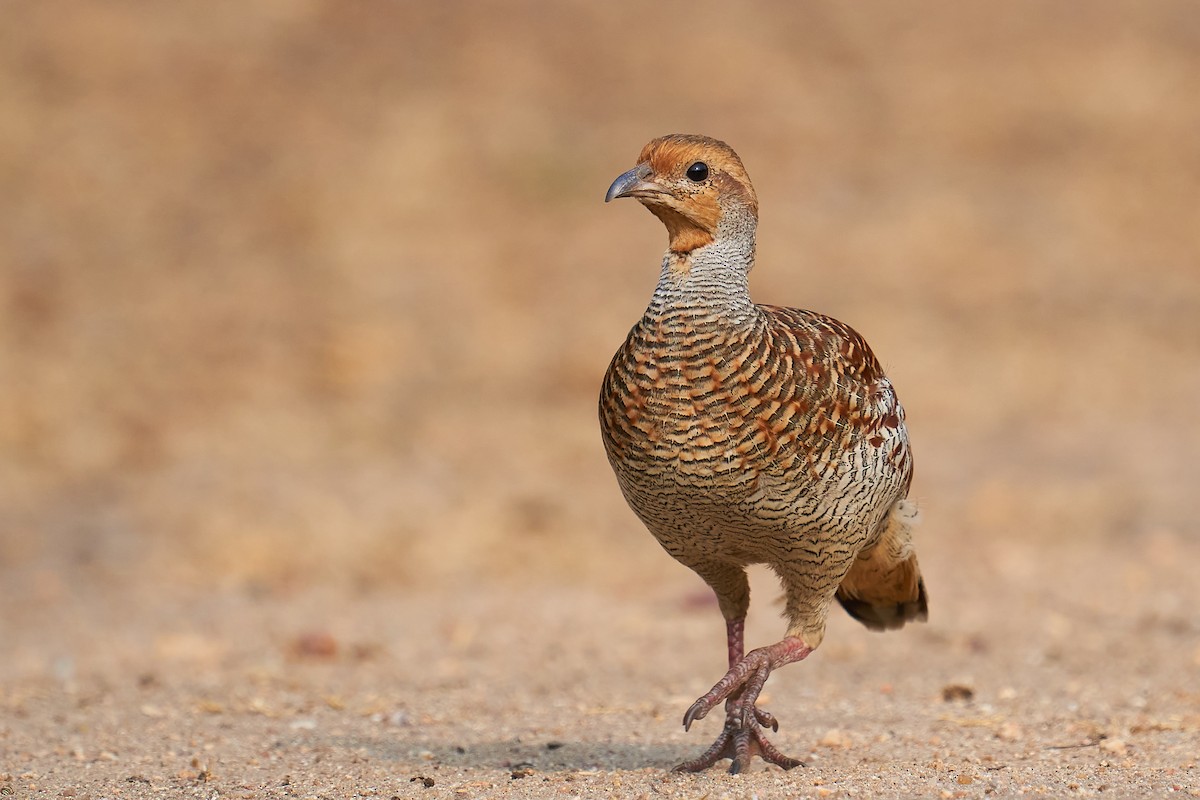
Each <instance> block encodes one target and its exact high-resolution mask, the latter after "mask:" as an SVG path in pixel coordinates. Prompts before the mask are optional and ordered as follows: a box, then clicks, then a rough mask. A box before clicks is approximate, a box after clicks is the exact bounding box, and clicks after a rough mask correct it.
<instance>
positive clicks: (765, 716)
mask: <svg viewBox="0 0 1200 800" xmlns="http://www.w3.org/2000/svg"><path fill="white" fill-rule="evenodd" d="M754 716H756V717H758V724H759V725H762V726H763V727H764V728H770V729H771V730H772V731H774V732H775V733H779V720H777V719H775V715H774V714H772V713H771V712H770V711H763V710H762V709H761V708H758V707H757V706H756V707H755V709H754Z"/></svg>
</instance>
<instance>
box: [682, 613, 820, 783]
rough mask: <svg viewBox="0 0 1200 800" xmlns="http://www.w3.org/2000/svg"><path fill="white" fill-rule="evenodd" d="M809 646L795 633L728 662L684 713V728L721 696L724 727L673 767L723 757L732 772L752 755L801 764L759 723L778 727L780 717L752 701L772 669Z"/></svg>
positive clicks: (703, 765)
mask: <svg viewBox="0 0 1200 800" xmlns="http://www.w3.org/2000/svg"><path fill="white" fill-rule="evenodd" d="M811 652H812V648H811V647H809V646H808V645H806V644H805V643H804V642H803V641H802V640H800V639H798V638H796V637H788V638H786V639H784V640H783V641H781V642H778V643H776V644H773V645H771V646H769V647H762V648H759V649H758V650H752V651H750V652H749V653H747V654H746V656H745V657H744V658H742V659H741V660H740V661H738V662H737V663H736V664H734V665H733V666H732V667H730V669H729V671H728V672H727V673H725V676H724V677H723V678H721V680H719V681H717V683H716V685H715V686H713V688H712V689H710V690H709V691H708V693H707V694H705V695H704V696H703V697H701V698H700V699H699V700H697V701H696V702H695V703H692V705H691V707H690V708H689V709H688V710H687V713H686V714H684V715H683V727H684V730H689V729H690V728H691V727H692V723H693V722H695V721H696V720H698V719H703V718H704V717H705V716H706V715H707V714H708V712H709V711H711V710H712V709H713V708H714V707H715V706H716V705H717V704H718V703H720V702H721V701H722V700H725V701H726V703H725V728H724V729H723V730H722V731H721V734H720V736H718V737H717V740H716V741H715V742H713V744H712V746H711V747H710V748H708V750H706V751H705V752H704V754H703V755H701V756H700V757H699V758H697V759H694V760H692V761H685V762H684V763H682V764H679V765H678V766H676V767H675V770H674V771H676V772H699V771H700V770H704V769H708V768H709V767H711V766H712V765H713V764H715V763H716V762H718V761H720V760H721V759H722V758H728V759H730V760H731V761H732V762H733V763H732V764H731V765H730V767H729V771H730V772H731V773H735V774H736V773H738V772H743V771H745V770H746V769H747V768H749V766H750V759H752V758H753V757H754V756H755V755H758V756H761V757H762V758H763V760H765V761H769V762H770V763H772V764H776V765H778V766H780V767H783V768H784V769H791V768H792V767H797V766H801V765H802V764H803V762H801V761H798V760H797V759H794V758H789V757H788V756H785V755H783V754H782V753H780V752H779V750H777V749H776V748H775V746H774V745H772V744H771V742H770V741H768V740H767V737H766V735H765V734H764V733H763V730H762V729H763V728H764V727H766V728H770V729H771V730H774V731H778V730H779V722H778V720H776V719H775V717H774V716H773V715H772V714H771V713H770V712H768V711H763V710H762V709H760V708H758V707H757V706H756V705H755V702H756V701H757V700H758V695H759V693H760V692H762V688H763V685H764V684H766V682H767V677H768V676H769V675H770V674H771V670H773V669H775V668H776V667H781V666H783V665H784V664H790V663H791V662H793V661H799V660H800V659H802V658H804V657H805V656H807V655H808V654H809V653H811Z"/></svg>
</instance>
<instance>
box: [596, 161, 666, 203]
mask: <svg viewBox="0 0 1200 800" xmlns="http://www.w3.org/2000/svg"><path fill="white" fill-rule="evenodd" d="M649 177H650V165H649V164H645V163H642V164H638V165H637V166H636V167H634V168H633V169H631V170H629V171H628V172H626V173H624V174H622V175H621V176H620V177H618V178H617V179H616V180H615V181H613V183H612V186H610V187H608V194H606V195H604V202H606V203H607V202H608V201H610V200H616V199H617V198H618V197H632V196H633V195H635V194H636V193H637V192H647V191H656V192H661V191H662V189H661V188H659V186H658V185H657V184H655V183H651V182H650V181H649V180H647V178H649Z"/></svg>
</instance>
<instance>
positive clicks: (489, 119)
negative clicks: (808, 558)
mask: <svg viewBox="0 0 1200 800" xmlns="http://www.w3.org/2000/svg"><path fill="white" fill-rule="evenodd" d="M3 13H4V21H5V24H4V25H3V26H0V211H2V213H0V793H5V794H10V795H11V796H14V797H19V798H32V797H76V798H84V797H90V798H92V800H100V798H116V797H129V798H140V797H175V796H179V797H198V798H205V799H206V800H213V799H214V798H223V797H247V798H254V797H328V798H341V797H354V796H361V797H382V798H391V797H403V798H407V797H428V798H440V797H453V798H470V797H503V796H513V797H535V798H536V797H543V798H548V797H573V796H580V797H619V798H625V797H629V798H640V797H656V796H660V795H663V796H671V795H675V796H679V797H688V798H693V797H694V798H702V797H710V798H719V797H726V796H728V797H784V796H805V797H808V796H811V797H838V796H855V797H887V796H907V797H935V798H936V797H981V796H985V795H990V796H1000V797H1004V796H1016V795H1020V794H1044V795H1048V796H1054V797H1064V796H1074V795H1088V796H1104V797H1122V796H1131V797H1132V796H1138V797H1143V796H1163V795H1166V794H1169V793H1171V792H1177V793H1182V795H1183V796H1188V794H1189V793H1190V794H1191V795H1193V796H1195V795H1197V793H1198V792H1200V772H1198V768H1197V762H1198V761H1200V621H1198V620H1200V617H1198V615H1197V614H1196V611H1195V609H1196V608H1197V607H1200V580H1197V577H1196V565H1197V564H1200V526H1198V523H1197V520H1196V492H1197V481H1198V478H1197V475H1198V472H1197V468H1196V456H1195V454H1196V453H1197V452H1198V451H1200V423H1198V421H1197V414H1196V403H1197V398H1200V239H1198V238H1197V233H1196V232H1197V231H1200V137H1197V135H1196V132H1197V131H1198V130H1200V103H1197V101H1196V98H1197V97H1200V11H1198V10H1197V7H1196V5H1195V3H1194V2H1191V0H1136V1H1134V0H1130V2H1112V3H1105V4H1103V5H1099V4H1088V5H1083V4H1045V3H1042V2H1035V0H1028V1H1026V0H1019V1H1018V2H1012V3H1004V4H991V5H986V6H985V5H980V4H963V3H959V2H951V0H945V2H939V1H935V0H926V1H925V2H919V3H916V4H911V3H906V4H894V3H885V2H864V3H854V4H844V3H803V4H783V3H771V2H766V1H765V0H764V2H749V3H743V4H740V6H739V7H738V10H737V11H736V13H735V12H734V11H733V10H732V9H731V8H730V5H729V4H728V3H720V2H689V3H686V4H684V3H673V2H671V3H655V4H644V3H633V2H628V3H626V2H605V3H571V2H555V3H550V2H535V1H534V0H518V1H517V2H510V3H503V4H495V5H489V4H472V6H471V7H470V8H467V7H461V8H460V7H458V6H457V5H456V4H448V3H437V4H435V3H416V2H383V1H379V2H355V3H348V2H343V1H342V0H326V1H320V0H312V1H310V2H293V0H286V1H284V0H280V1H279V2H274V1H273V0H268V1H267V2H259V3H254V4H242V5H227V6H220V7H215V6H213V4H211V3H207V2H195V3H191V2H179V3H170V4H162V3H154V2H148V1H146V0H116V1H114V2H106V3H103V4H99V3H84V2H66V3H56V4H49V3H43V2H32V1H31V2H9V3H6V4H5V5H4V10H3ZM672 131H686V132H698V133H707V134H710V135H715V136H718V137H721V138H724V139H726V140H727V141H729V142H730V143H731V144H733V146H734V147H735V148H736V149H737V150H738V151H739V153H740V154H741V155H742V157H743V160H744V161H745V163H746V165H747V169H748V171H749V173H750V175H751V176H752V177H753V179H754V181H755V186H756V189H757V192H758V195H759V199H760V204H761V209H762V220H761V225H760V238H759V247H758V259H759V260H758V266H757V267H756V270H755V273H754V275H753V276H752V289H753V292H754V294H755V296H756V298H757V299H759V300H760V301H762V302H772V303H779V304H785V305H797V306H802V307H808V308H814V309H817V310H820V311H824V312H827V313H831V314H833V315H835V316H837V317H839V318H841V319H844V320H846V321H847V322H849V323H851V324H852V325H854V326H855V327H856V328H857V329H859V330H860V331H861V332H862V333H863V334H865V335H866V337H867V338H868V340H869V341H870V342H871V344H872V346H873V347H874V349H875V350H876V352H877V353H878V355H879V356H880V358H881V360H882V361H883V363H884V364H885V366H886V368H887V370H888V373H889V375H890V376H891V377H892V378H893V380H894V381H895V383H896V385H897V387H898V388H899V392H900V396H901V398H902V400H903V401H904V404H905V407H906V409H907V411H908V419H909V423H910V431H911V433H912V437H913V441H914V448H915V457H916V482H915V484H914V496H915V497H916V498H917V499H918V500H919V502H920V504H921V506H922V509H923V514H924V522H923V524H922V527H921V529H920V532H919V541H918V548H919V552H920V557H921V563H922V566H923V569H924V571H925V573H926V580H927V584H928V587H929V591H930V597H931V618H930V621H929V623H928V624H925V625H920V626H914V627H911V628H909V629H906V630H904V631H901V632H898V633H892V634H887V635H876V634H871V633H869V632H867V631H865V630H863V629H861V628H860V627H858V626H857V625H856V624H855V623H853V622H852V621H851V620H849V619H847V618H846V617H845V616H844V615H842V614H841V612H840V611H839V612H837V613H836V614H835V616H834V618H833V619H832V620H831V624H830V632H829V635H828V637H827V639H826V642H825V643H824V644H823V645H822V647H821V649H820V650H819V651H818V652H817V653H816V654H815V655H814V656H813V657H812V658H810V659H809V660H808V661H806V662H804V663H802V664H798V665H793V666H789V667H787V668H786V669H784V670H781V671H780V672H779V673H778V674H777V675H775V676H774V677H773V678H772V679H771V681H770V683H769V684H768V686H767V694H768V695H769V696H768V697H767V698H766V699H765V703H764V704H765V705H766V706H767V707H768V708H769V709H771V710H772V711H773V712H774V713H775V714H776V715H777V716H778V717H779V719H780V720H781V723H782V727H781V730H780V731H779V733H778V734H777V735H776V736H775V741H776V742H777V743H778V744H779V745H780V747H781V748H782V749H783V750H784V751H785V752H789V753H792V754H795V755H797V756H800V757H802V758H804V760H805V761H806V762H807V763H808V766H807V767H806V768H804V769H800V770H795V771H792V772H789V773H783V772H781V771H780V770H778V769H775V768H766V767H763V766H762V764H761V763H758V764H756V767H755V769H754V770H753V771H752V772H751V773H750V774H748V775H742V776H728V775H726V774H724V773H722V772H720V771H712V772H710V773H709V774H705V775H700V776H678V775H671V774H669V773H668V771H667V770H668V769H669V767H670V766H671V765H672V764H674V763H676V762H677V761H679V760H681V759H684V758H688V757H691V756H693V755H695V754H696V753H697V752H699V751H700V750H701V749H702V748H704V747H705V746H707V744H708V743H709V741H711V738H712V737H713V736H715V734H716V730H717V727H718V725H719V720H717V719H715V718H712V719H706V720H704V721H703V722H702V723H701V724H699V725H698V726H695V727H694V728H693V730H692V731H691V732H690V733H687V734H685V733H684V731H683V729H682V726H681V725H680V719H681V717H682V714H683V711H684V709H685V708H686V707H687V706H688V705H689V704H690V702H691V701H692V700H693V699H694V698H695V697H696V696H697V695H699V694H700V693H702V692H704V691H705V690H707V689H708V687H709V686H710V685H711V684H712V682H713V681H715V680H716V679H717V678H718V677H719V676H720V674H721V671H722V667H723V664H722V656H723V652H724V648H723V641H722V640H723V631H722V625H721V621H720V617H719V614H718V612H717V610H716V608H715V605H714V604H713V602H712V600H711V598H710V597H709V596H708V594H707V593H706V592H705V590H704V587H703V586H701V585H700V584H699V582H698V580H697V579H696V578H695V577H694V576H692V575H691V574H690V573H688V572H687V571H686V570H684V569H683V568H681V567H679V566H678V565H676V564H674V563H673V562H672V561H671V560H670V559H669V558H668V557H666V556H665V555H664V554H663V553H662V552H661V551H660V550H659V549H658V547H657V546H656V545H655V544H654V542H653V541H652V540H651V538H650V537H649V536H648V535H647V534H646V533H645V531H644V530H642V529H641V527H640V525H639V524H638V522H637V521H636V519H635V518H634V517H633V515H632V513H631V512H630V511H629V510H628V509H627V508H626V507H625V505H624V504H623V502H622V501H621V498H620V496H619V492H618V491H617V488H616V486H615V482H614V480H613V478H612V475H611V473H610V471H609V468H608V465H607V463H606V462H605V459H604V455H603V452H602V448H601V446H600V442H599V437H598V433H597V429H596V422H595V402H596V392H597V388H598V384H599V380H600V376H601V375H602V374H603V370H604V368H605V366H606V364H607V362H608V359H609V358H610V357H611V354H612V352H613V351H614V350H615V348H616V347H617V345H618V343H619V342H620V341H621V339H622V337H623V336H624V334H625V332H626V331H627V330H628V327H629V326H630V325H631V324H632V323H633V321H634V319H635V318H636V317H637V315H638V314H639V313H641V310H642V308H644V306H645V303H646V300H647V298H648V296H649V294H650V291H651V289H652V287H653V283H654V280H655V277H656V274H657V267H658V259H659V253H660V252H661V249H662V247H663V243H664V240H665V237H664V235H663V232H662V230H661V226H659V225H658V223H657V222H656V221H655V220H654V219H653V218H652V217H651V216H650V215H649V214H647V213H645V211H643V210H642V209H640V208H638V207H637V206H636V205H635V204H632V203H629V204H613V205H611V206H605V205H603V203H602V202H601V198H602V197H603V193H604V190H605V189H606V188H607V187H608V185H609V183H610V182H611V180H612V179H613V178H614V177H615V176H616V175H617V174H619V173H620V172H622V171H624V170H626V169H628V168H629V166H631V164H632V160H633V158H634V156H635V155H636V153H637V152H638V150H639V149H640V148H641V146H642V145H643V144H644V142H645V141H647V140H648V139H650V138H651V137H653V136H655V135H659V134H663V133H667V132H672ZM754 585H755V602H754V605H753V608H752V612H751V613H752V616H751V626H750V632H749V637H748V638H749V641H750V642H751V643H752V644H765V643H768V642H770V641H773V640H774V638H775V637H777V636H779V635H780V633H781V627H782V626H781V623H780V621H779V618H778V617H779V614H778V607H777V606H776V605H774V604H773V602H774V599H775V597H776V595H777V589H776V588H775V587H774V586H773V585H772V582H771V580H770V579H769V577H768V576H766V575H763V574H756V575H755V583H754Z"/></svg>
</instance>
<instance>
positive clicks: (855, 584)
mask: <svg viewBox="0 0 1200 800" xmlns="http://www.w3.org/2000/svg"><path fill="white" fill-rule="evenodd" d="M915 518H916V508H915V506H914V505H913V504H912V503H910V502H909V501H907V500H901V501H900V502H898V503H897V504H896V505H895V506H893V507H892V511H891V512H890V513H889V515H888V518H887V521H886V522H885V525H886V527H885V528H884V531H883V533H882V534H881V535H880V537H879V541H878V542H876V543H875V545H874V546H872V547H871V549H869V550H867V551H864V552H862V553H860V554H859V556H858V558H857V559H856V560H855V562H854V565H853V566H851V567H850V571H849V572H848V573H846V577H845V578H843V579H842V584H841V586H839V587H838V590H837V595H836V596H837V599H838V602H839V603H841V604H842V608H844V609H846V612H847V613H849V614H850V616H852V617H854V618H855V619H856V620H858V621H859V622H861V623H862V624H863V625H866V626H867V627H868V628H870V629H871V630H873V631H885V630H892V629H895V628H902V627H904V623H906V622H913V621H915V620H920V621H924V620H926V619H927V618H928V617H929V602H928V599H927V597H926V594H925V581H924V580H922V578H921V567H920V565H919V564H918V563H917V554H916V553H915V552H914V551H913V546H912V527H911V525H912V523H913V522H914V521H915Z"/></svg>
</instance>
